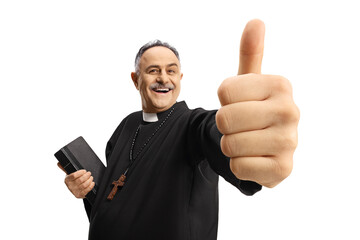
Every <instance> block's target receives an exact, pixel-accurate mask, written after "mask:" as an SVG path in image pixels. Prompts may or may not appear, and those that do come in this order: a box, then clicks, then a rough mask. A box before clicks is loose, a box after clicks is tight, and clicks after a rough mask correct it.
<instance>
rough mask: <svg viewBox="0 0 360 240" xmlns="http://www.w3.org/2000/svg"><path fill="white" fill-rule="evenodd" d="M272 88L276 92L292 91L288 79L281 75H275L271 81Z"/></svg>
mask: <svg viewBox="0 0 360 240" xmlns="http://www.w3.org/2000/svg"><path fill="white" fill-rule="evenodd" d="M272 84H273V89H274V90H275V91H277V92H284V93H292V86H291V83H290V81H289V80H288V79H287V78H285V77H283V76H275V78H274V80H273V81H272Z"/></svg>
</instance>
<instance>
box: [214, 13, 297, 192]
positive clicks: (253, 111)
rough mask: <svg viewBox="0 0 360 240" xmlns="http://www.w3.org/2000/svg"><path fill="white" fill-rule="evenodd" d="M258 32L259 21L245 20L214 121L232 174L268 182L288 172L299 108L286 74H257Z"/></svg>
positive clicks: (261, 46) (260, 39) (261, 38)
mask: <svg viewBox="0 0 360 240" xmlns="http://www.w3.org/2000/svg"><path fill="white" fill-rule="evenodd" d="M264 35H265V26H264V23H263V22H262V21H260V20H252V21H250V22H248V24H247V25H246V27H245V29H244V32H243V35H242V37H241V44H240V63H239V71H238V74H239V75H238V76H235V77H230V78H228V79H226V80H225V81H224V82H223V83H222V84H221V85H220V87H219V89H218V96H219V100H220V103H221V105H222V107H221V108H220V109H219V111H218V112H217V114H216V124H217V127H218V129H219V131H220V132H221V133H222V134H224V135H223V137H222V139H221V149H222V151H223V153H224V154H225V155H226V156H228V157H230V169H231V171H232V172H233V173H234V175H235V176H236V177H237V178H239V179H242V180H250V181H254V182H257V183H259V184H261V185H263V186H266V187H274V186H276V185H277V184H279V183H280V182H281V181H282V180H284V179H285V178H286V177H287V176H289V175H290V173H291V171H292V168H293V154H294V151H295V148H296V146H297V125H298V122H299V118H300V112H299V110H298V108H297V106H296V105H295V103H294V100H293V97H292V87H291V84H290V82H289V81H288V80H287V79H285V78H284V77H281V76H274V75H263V74H261V62H262V56H263V49H264Z"/></svg>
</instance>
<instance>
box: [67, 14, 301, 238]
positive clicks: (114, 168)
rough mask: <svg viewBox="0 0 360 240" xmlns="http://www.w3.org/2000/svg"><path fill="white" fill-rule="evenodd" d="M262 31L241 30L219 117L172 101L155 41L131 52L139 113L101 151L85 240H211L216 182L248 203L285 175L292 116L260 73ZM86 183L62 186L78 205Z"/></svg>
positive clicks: (293, 139) (177, 69)
mask: <svg viewBox="0 0 360 240" xmlns="http://www.w3.org/2000/svg"><path fill="white" fill-rule="evenodd" d="M264 31H265V30H264V24H263V23H262V22H261V21H259V20H253V21H250V22H249V23H248V24H247V26H246V27H245V30H244V33H243V36H242V39H241V46H240V64H239V72H238V73H239V75H238V76H235V77H231V78H228V79H226V80H225V81H224V82H223V83H222V84H221V86H220V88H219V91H218V95H219V99H220V102H221V105H222V107H221V108H220V109H219V110H218V111H205V110H203V109H195V110H189V109H188V108H187V106H186V103H185V102H176V99H177V97H178V95H179V92H180V82H181V79H182V76H183V75H182V73H181V66H180V61H179V55H178V53H177V51H176V50H175V49H174V48H173V47H171V46H169V45H167V44H164V43H162V42H160V41H158V42H154V43H149V44H147V45H144V46H143V47H142V48H141V49H140V50H139V53H138V54H137V57H136V60H135V72H133V73H131V78H132V80H133V82H134V85H135V87H136V88H137V89H138V90H139V92H140V96H141V102H142V111H139V112H135V113H132V114H130V115H129V116H127V117H126V118H125V119H124V120H123V121H122V122H121V123H120V125H119V126H118V128H117V129H116V130H115V132H114V134H113V135H112V137H111V138H110V140H109V142H108V144H107V147H106V158H107V169H106V172H105V175H104V177H103V179H102V182H101V185H100V187H99V190H98V193H97V199H96V202H95V204H94V206H89V205H87V204H86V210H87V213H88V216H89V219H90V230H89V239H182V240H183V239H216V237H217V223H218V191H217V190H218V189H217V186H218V175H221V176H222V177H223V178H224V179H225V180H226V181H228V182H229V183H231V184H232V185H234V186H235V187H237V188H238V189H239V190H240V191H241V192H243V193H244V194H247V195H252V194H254V193H256V192H257V191H259V190H260V189H261V187H262V186H266V187H274V186H275V185H277V184H278V183H280V182H281V181H282V180H283V179H285V178H286V177H287V176H288V175H289V174H290V172H291V170H292V156H293V153H294V151H295V148H296V145H297V124H298V121H299V111H298V108H297V107H296V105H295V103H294V101H293V99H292V90H291V85H290V83H289V81H288V80H286V79H285V78H283V77H279V76H271V75H262V74H260V70H261V61H262V53H263V44H264ZM220 132H221V133H220ZM117 179H119V182H121V187H120V188H119V189H117V192H116V193H115V192H112V190H113V189H114V186H113V185H112V183H113V181H115V180H117ZM92 180H93V179H92V177H91V173H89V172H86V171H85V170H80V171H77V172H75V173H73V174H70V175H68V176H66V178H65V183H66V185H67V186H68V188H69V189H70V191H71V192H72V193H73V194H74V195H75V196H76V197H78V198H84V197H85V195H86V194H87V193H88V192H89V191H90V190H91V189H92V188H93V187H94V183H93V182H92ZM120 180H121V181H120ZM85 203H86V202H85Z"/></svg>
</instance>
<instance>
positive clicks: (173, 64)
mask: <svg viewBox="0 0 360 240" xmlns="http://www.w3.org/2000/svg"><path fill="white" fill-rule="evenodd" d="M172 66H176V67H179V66H178V65H177V64H176V63H170V64H168V65H166V67H172ZM150 68H160V65H150V66H148V67H147V68H146V69H145V71H148V70H149V69H150Z"/></svg>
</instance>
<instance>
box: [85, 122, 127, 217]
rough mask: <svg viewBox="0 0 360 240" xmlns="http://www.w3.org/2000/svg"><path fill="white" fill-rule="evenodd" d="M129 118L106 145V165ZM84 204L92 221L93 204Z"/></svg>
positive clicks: (121, 124)
mask: <svg viewBox="0 0 360 240" xmlns="http://www.w3.org/2000/svg"><path fill="white" fill-rule="evenodd" d="M126 119H127V118H125V119H124V120H123V121H122V122H121V123H120V124H119V126H118V127H117V128H116V129H115V131H114V133H113V134H112V135H111V137H110V139H109V141H108V142H107V144H106V148H105V157H106V165H107V164H108V160H109V157H110V155H111V153H112V151H113V149H114V146H115V144H116V141H117V139H118V137H119V134H120V131H121V129H122V128H123V126H124V124H125V121H126ZM83 202H84V207H85V211H86V214H87V216H88V218H89V220H90V215H91V208H92V206H91V204H90V203H89V201H87V200H86V199H83Z"/></svg>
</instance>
